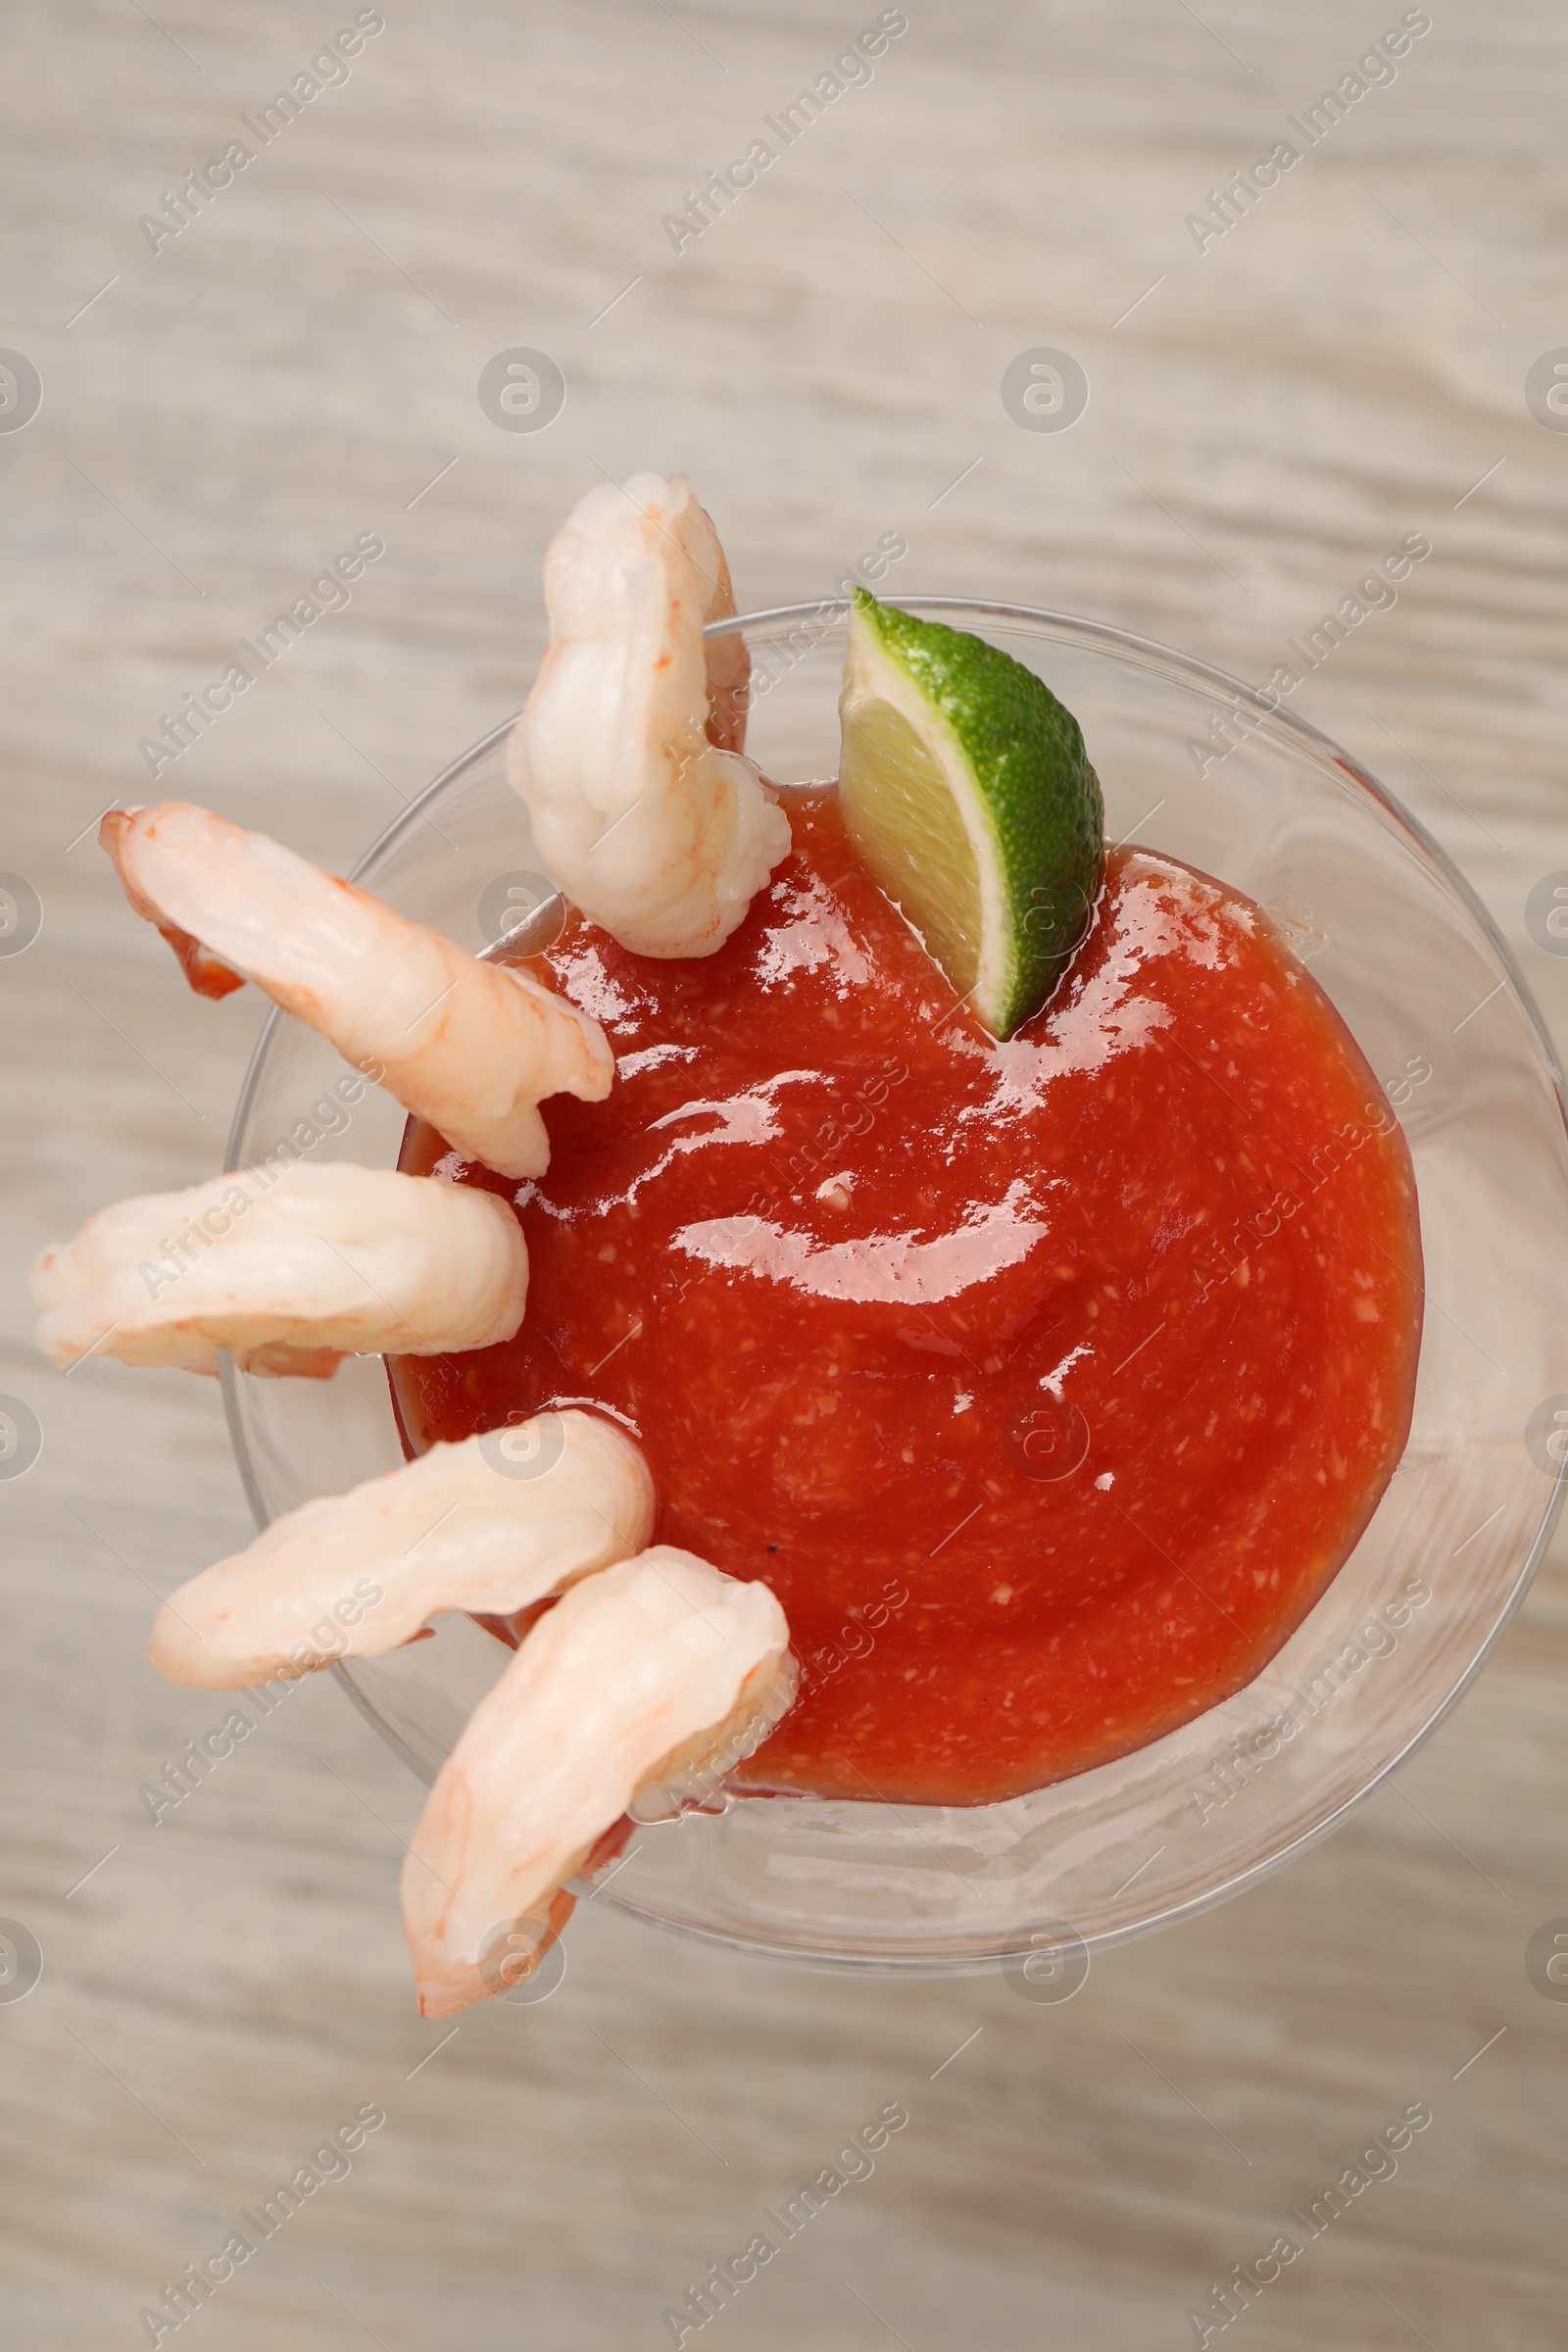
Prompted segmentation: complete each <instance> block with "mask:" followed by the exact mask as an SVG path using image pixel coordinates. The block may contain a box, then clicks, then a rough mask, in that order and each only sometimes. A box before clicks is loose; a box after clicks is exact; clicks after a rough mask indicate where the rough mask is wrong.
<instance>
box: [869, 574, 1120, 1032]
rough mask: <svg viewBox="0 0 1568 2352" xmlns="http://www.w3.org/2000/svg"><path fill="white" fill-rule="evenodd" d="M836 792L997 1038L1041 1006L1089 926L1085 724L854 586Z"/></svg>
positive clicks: (872, 864)
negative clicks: (1083, 731)
mask: <svg viewBox="0 0 1568 2352" xmlns="http://www.w3.org/2000/svg"><path fill="white" fill-rule="evenodd" d="M839 717H840V719H841V721H842V724H843V730H844V740H843V748H842V752H841V756H840V763H839V801H840V805H841V807H842V809H843V811H844V819H845V823H846V825H847V826H848V828H849V831H850V834H851V837H852V838H853V840H854V841H855V843H856V845H857V847H858V850H859V852H860V855H861V857H862V858H864V860H865V863H866V866H867V868H868V869H869V871H870V873H871V875H872V877H873V879H874V880H875V881H876V882H878V883H879V884H880V885H881V887H882V889H883V890H885V891H886V893H887V895H888V897H889V898H890V899H891V900H892V901H893V903H894V905H895V906H896V907H898V909H899V911H900V912H901V914H903V915H904V917H905V919H906V921H907V922H908V923H910V924H911V925H912V926H913V928H914V929H915V931H916V932H918V934H919V936H920V938H921V940H922V941H923V943H924V945H925V947H926V950H927V952H928V953H929V954H930V955H931V956H933V957H934V958H935V960H936V961H937V962H938V963H939V964H940V965H941V967H942V969H943V971H944V972H945V973H946V975H947V977H948V979H949V980H950V981H951V982H952V983H953V986H954V988H955V989H956V991H957V992H958V994H959V996H961V997H967V998H969V999H970V1001H971V1002H972V1004H973V1005H974V1008H975V1010H976V1012H978V1014H979V1015H980V1018H981V1019H982V1020H983V1021H984V1022H985V1024H986V1026H987V1028H988V1029H990V1030H991V1031H992V1033H993V1035H994V1036H996V1037H1001V1038H1005V1037H1010V1036H1011V1035H1012V1032H1013V1031H1014V1030H1015V1029H1016V1028H1018V1027H1019V1026H1020V1024H1021V1023H1023V1022H1024V1021H1026V1020H1028V1018H1029V1016H1030V1014H1031V1013H1033V1012H1038V1010H1039V1009H1040V1007H1041V1005H1043V1004H1044V1003H1045V1001H1046V999H1047V998H1048V997H1049V996H1050V994H1051V992H1052V990H1053V989H1054V987H1055V985H1056V982H1057V981H1058V980H1059V978H1060V977H1061V974H1062V972H1063V970H1064V969H1065V967H1066V963H1067V959H1068V957H1069V956H1071V954H1072V951H1073V949H1074V948H1075V947H1076V946H1077V944H1078V942H1079V940H1080V939H1081V938H1082V936H1083V933H1084V931H1085V929H1086V927H1087V925H1088V921H1089V914H1090V909H1091V908H1092V907H1093V906H1094V903H1095V895H1096V893H1097V891H1098V890H1099V888H1100V875H1101V867H1102V864H1103V859H1104V841H1105V819H1104V808H1103V803H1102V801H1101V797H1100V785H1099V782H1098V780H1097V778H1096V775H1095V771H1094V769H1093V768H1092V767H1091V766H1090V764H1089V761H1088V760H1087V759H1086V758H1085V756H1084V739H1083V734H1082V731H1081V730H1080V728H1079V725H1078V721H1077V720H1076V719H1075V718H1074V717H1073V715H1072V712H1071V711H1067V710H1064V709H1063V707H1062V705H1061V704H1060V703H1058V702H1057V700H1056V698H1055V696H1054V694H1053V693H1052V691H1051V689H1050V687H1049V686H1047V685H1046V684H1045V683H1044V682H1043V681H1042V680H1041V679H1040V678H1037V677H1036V676H1035V673H1034V671H1033V670H1032V669H1025V667H1024V665H1023V663H1022V662H1015V661H1013V659H1012V657H1011V655H1010V654H1004V653H1001V652H999V651H998V649H997V647H995V646H994V645H987V643H986V642H985V640H984V638H981V637H972V636H970V635H969V634H968V633H967V631H965V630H963V629H950V628H946V627H945V626H944V625H943V624H942V622H940V621H936V620H917V619H916V618H915V617H914V615H913V614H912V613H901V612H900V611H899V610H898V608H897V606H894V605H882V604H878V602H877V600H876V598H875V597H874V596H871V595H870V594H868V592H867V591H866V590H865V589H863V588H857V589H856V591H855V609H854V611H853V612H852V613H851V615H850V637H849V645H848V648H847V650H846V653H845V660H844V691H843V693H842V694H841V695H840V697H839Z"/></svg>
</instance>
